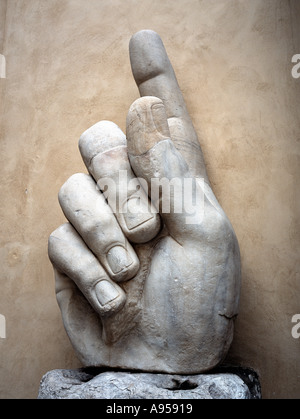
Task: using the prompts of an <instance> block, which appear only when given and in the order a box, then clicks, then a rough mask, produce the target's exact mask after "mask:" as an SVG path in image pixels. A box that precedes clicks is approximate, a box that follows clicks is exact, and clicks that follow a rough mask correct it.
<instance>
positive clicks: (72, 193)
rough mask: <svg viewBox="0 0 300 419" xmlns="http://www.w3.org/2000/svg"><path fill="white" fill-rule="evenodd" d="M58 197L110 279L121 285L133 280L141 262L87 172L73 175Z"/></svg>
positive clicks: (68, 217)
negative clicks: (122, 282)
mask: <svg viewBox="0 0 300 419" xmlns="http://www.w3.org/2000/svg"><path fill="white" fill-rule="evenodd" d="M58 198H59V202H60V205H61V208H62V210H63V212H64V214H65V216H66V218H67V219H68V220H69V221H70V223H71V224H72V225H73V227H74V228H75V229H76V230H77V232H78V233H79V234H80V236H81V237H82V239H83V240H84V242H85V243H86V245H87V246H88V248H89V249H91V251H92V252H93V253H94V254H95V255H96V257H97V258H98V260H99V261H100V262H101V264H102V266H103V267H104V268H105V270H106V272H107V273H108V275H109V276H110V278H111V279H113V280H114V281H117V282H118V281H127V280H128V279H131V278H133V277H134V276H135V274H136V273H137V271H138V269H139V260H138V258H137V256H136V253H135V251H134V250H133V248H132V246H131V245H130V243H129V242H128V240H127V239H126V237H125V236H124V234H123V232H122V230H121V228H120V226H119V224H118V222H117V220H116V218H115V216H114V214H113V212H112V210H111V209H110V207H109V205H108V204H107V202H106V200H105V198H104V196H103V195H102V193H101V192H100V191H99V190H98V189H97V186H96V184H95V182H94V181H93V179H92V178H91V177H90V176H89V175H87V174H84V173H77V174H75V175H73V176H71V177H70V178H69V179H68V180H67V181H66V182H65V184H64V185H63V186H62V187H61V189H60V191H59V195H58Z"/></svg>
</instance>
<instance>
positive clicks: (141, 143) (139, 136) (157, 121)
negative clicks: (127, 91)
mask: <svg viewBox="0 0 300 419" xmlns="http://www.w3.org/2000/svg"><path fill="white" fill-rule="evenodd" d="M169 138H170V131H169V126H168V121H167V115H166V111H165V108H164V105H163V102H162V101H161V99H158V98H156V97H153V96H144V97H141V98H139V99H137V100H136V101H135V102H134V103H133V104H132V105H131V107H130V109H129V112H128V115H127V146H128V153H129V154H131V155H133V156H139V155H141V154H144V153H146V152H147V151H148V150H150V149H151V148H152V147H154V146H155V144H157V143H158V142H159V141H162V140H166V139H169Z"/></svg>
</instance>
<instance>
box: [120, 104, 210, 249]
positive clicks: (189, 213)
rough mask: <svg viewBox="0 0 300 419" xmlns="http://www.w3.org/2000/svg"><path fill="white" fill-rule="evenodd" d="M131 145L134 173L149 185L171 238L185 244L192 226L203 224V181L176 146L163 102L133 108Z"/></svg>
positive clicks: (129, 120) (129, 130) (129, 128)
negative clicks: (193, 175) (192, 170)
mask: <svg viewBox="0 0 300 419" xmlns="http://www.w3.org/2000/svg"><path fill="white" fill-rule="evenodd" d="M127 142H128V154H129V160H130V163H131V166H132V168H133V171H134V172H135V174H136V176H137V177H138V178H140V179H144V180H145V181H146V184H147V186H148V190H147V191H146V192H148V195H149V197H150V199H151V201H152V203H153V204H154V205H155V207H156V208H157V210H158V211H159V212H160V214H161V216H162V218H163V220H164V222H165V224H166V226H167V228H168V230H169V232H170V234H171V235H172V236H173V237H174V238H175V239H176V240H177V241H179V243H180V242H182V241H184V239H185V237H188V236H189V237H190V234H191V225H192V224H193V225H195V224H200V223H201V221H202V217H203V208H204V197H203V188H201V183H203V179H202V182H201V179H199V180H198V179H196V178H194V177H192V176H191V174H190V172H189V167H188V165H187V163H186V161H185V160H184V158H183V156H182V155H181V153H180V152H179V151H178V150H177V149H176V147H175V145H174V144H173V142H172V140H171V137H170V131H169V126H168V121H167V115H166V111H165V107H164V105H163V102H162V100H161V99H159V98H156V97H154V96H145V97H142V98H140V99H137V100H136V101H135V102H134V103H133V104H132V105H131V107H130V109H129V112H128V116H127ZM141 184H142V185H145V182H141ZM192 230H195V228H194V227H193V229H192Z"/></svg>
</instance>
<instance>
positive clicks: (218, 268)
mask: <svg viewBox="0 0 300 419" xmlns="http://www.w3.org/2000/svg"><path fill="white" fill-rule="evenodd" d="M130 59H131V65H132V71H133V75H134V78H135V81H136V83H137V85H138V87H139V90H140V94H141V96H142V97H141V98H140V99H138V100H137V101H135V102H134V103H133V105H132V106H131V107H130V109H129V113H128V116H127V132H126V135H127V139H126V137H125V135H124V134H123V133H122V131H121V130H120V129H119V128H118V127H117V126H116V125H115V124H113V123H111V122H108V121H102V122H99V123H97V124H95V125H94V126H92V127H91V128H89V129H88V130H87V131H85V132H84V133H83V134H82V136H81V138H80V141H79V148H80V151H81V154H82V157H83V160H84V162H85V164H86V166H87V169H88V171H89V175H87V174H75V175H73V176H72V177H71V178H70V179H68V180H67V182H66V183H65V184H64V185H63V187H62V188H61V190H60V192H59V201H60V204H61V207H62V209H63V211H64V214H65V215H66V217H67V219H68V221H69V223H66V224H63V225H62V226H60V227H59V228H58V229H57V230H55V231H54V232H53V233H52V234H51V236H50V238H49V257H50V260H51V262H52V264H53V266H54V270H55V278H56V293H57V300H58V303H59V306H60V309H61V312H62V318H63V322H64V325H65V328H66V331H67V333H68V336H69V338H70V340H71V342H72V344H73V346H74V348H75V350H76V352H77V355H78V356H79V358H80V360H81V361H82V363H83V364H84V365H93V366H106V367H117V368H126V369H135V370H144V371H161V372H168V373H182V374H189V373H200V372H202V371H205V370H208V369H210V368H212V367H214V366H216V365H217V364H218V363H219V362H220V361H221V360H222V359H223V358H224V356H225V355H226V353H227V351H228V348H229V346H230V343H231V341H232V336H233V322H234V317H235V316H236V315H237V310H238V301H239V290H240V255H239V247H238V243H237V239H236V236H235V234H234V231H233V228H232V226H231V224H230V222H229V220H228V218H227V217H226V215H225V213H224V211H223V210H222V208H221V207H220V205H219V203H218V202H217V200H216V198H215V196H214V194H213V192H212V190H211V188H210V185H209V182H208V179H207V174H206V170H205V166H204V162H203V158H202V153H201V149H200V145H199V142H198V139H197V135H196V133H195V130H194V128H193V125H192V122H191V120H190V117H189V115H188V113H187V110H186V106H185V103H184V100H183V97H182V94H181V91H180V89H179V87H178V84H177V81H176V77H175V75H174V71H173V69H172V66H171V64H170V61H169V59H168V57H167V55H166V52H165V49H164V46H163V44H162V41H161V39H160V37H159V36H158V35H157V34H156V33H155V32H152V31H141V32H138V33H137V34H135V35H134V36H133V37H132V39H131V41H130ZM136 178H138V179H136ZM199 179H200V180H199ZM201 179H204V181H202V182H201ZM110 180H111V182H110ZM174 180H176V182H177V183H176V182H173V184H172V181H174ZM186 180H189V182H187V181H186ZM155 181H156V182H158V183H159V182H161V184H163V181H166V182H169V183H170V184H171V185H173V186H171V188H170V193H169V194H166V193H164V192H163V190H161V189H163V188H160V189H159V188H158V189H157V190H158V191H159V193H156V195H157V196H156V197H154V198H153V191H154V186H155V185H156V184H157V183H155ZM178 184H179V185H181V186H182V188H181V193H179V192H178V190H179V189H180V188H179V189H176V185H177V186H178ZM97 185H98V186H99V188H100V190H101V191H102V192H101V191H100V190H99V188H97ZM105 185H106V188H105ZM174 185H175V186H174ZM141 186H142V187H141ZM112 187H114V188H112ZM112 189H114V191H113V192H114V193H112ZM108 192H109V193H108ZM147 192H148V195H149V196H151V197H152V198H153V202H152V203H151V204H150V201H149V200H148V196H147ZM154 195H155V194H154ZM112 197H114V198H115V199H114V200H112V199H111V198H112ZM184 197H185V198H184ZM197 197H202V198H203V199H196V198H197ZM105 198H107V199H105ZM186 198H187V199H192V198H193V199H194V201H193V202H194V206H195V207H196V211H195V213H194V214H191V213H190V211H189V210H188V209H187V208H186V205H182V202H183V203H185V201H186ZM166 201H167V202H166ZM195 202H196V203H195ZM114 204H115V205H114ZM114 206H115V208H113V207H114ZM155 208H159V210H160V214H158V213H157V212H155ZM166 208H167V210H166ZM178 208H179V209H180V210H178Z"/></svg>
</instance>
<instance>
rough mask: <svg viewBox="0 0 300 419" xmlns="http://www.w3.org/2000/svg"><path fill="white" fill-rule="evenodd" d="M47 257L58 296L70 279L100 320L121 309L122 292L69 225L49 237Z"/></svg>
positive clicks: (123, 300) (123, 301)
mask: <svg viewBox="0 0 300 419" xmlns="http://www.w3.org/2000/svg"><path fill="white" fill-rule="evenodd" d="M48 253H49V258H50V260H51V262H52V264H53V266H54V268H55V271H56V273H57V276H59V279H60V280H59V281H57V282H56V294H57V296H58V295H59V293H60V292H62V291H65V290H66V289H69V288H70V286H71V285H70V284H71V283H70V280H69V279H68V278H70V279H72V280H73V281H74V283H75V284H76V285H77V287H78V288H79V289H80V291H81V292H82V293H83V295H84V296H85V297H86V299H87V300H88V301H89V303H90V304H91V306H92V307H93V308H94V310H95V311H96V312H97V313H98V314H99V315H100V316H110V315H111V314H113V313H116V312H117V311H119V310H120V309H121V308H122V307H123V306H124V304H125V301H126V295H125V293H124V291H123V290H122V288H121V287H119V286H118V285H117V284H116V283H114V282H113V281H112V280H111V279H110V278H109V276H108V275H107V273H106V271H105V270H104V269H103V267H102V266H101V264H100V262H99V261H98V259H97V258H96V257H95V256H94V254H93V253H92V252H91V251H90V250H89V249H88V247H87V246H86V244H85V243H84V242H83V240H82V239H81V237H80V236H79V234H78V233H77V232H76V231H75V229H74V228H73V227H72V226H71V225H70V224H69V223H65V224H63V225H61V226H60V227H58V228H57V229H56V230H55V231H54V232H53V233H52V234H51V235H50V237H49V243H48ZM64 278H65V280H64ZM58 301H59V298H58Z"/></svg>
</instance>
